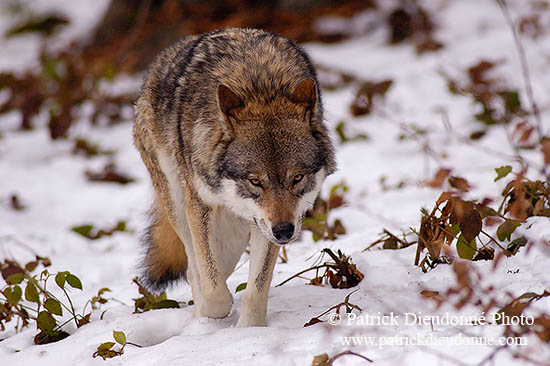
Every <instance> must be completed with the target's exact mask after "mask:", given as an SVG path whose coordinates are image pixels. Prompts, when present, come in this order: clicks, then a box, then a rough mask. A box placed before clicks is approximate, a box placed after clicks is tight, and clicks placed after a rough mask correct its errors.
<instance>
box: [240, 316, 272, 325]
mask: <svg viewBox="0 0 550 366" xmlns="http://www.w3.org/2000/svg"><path fill="white" fill-rule="evenodd" d="M266 326H267V321H266V320H265V314H264V315H263V316H261V315H259V314H252V315H251V314H241V316H240V317H239V321H238V322H237V328H246V327H266Z"/></svg>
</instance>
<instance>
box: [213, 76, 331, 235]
mask: <svg viewBox="0 0 550 366" xmlns="http://www.w3.org/2000/svg"><path fill="white" fill-rule="evenodd" d="M218 104H219V108H220V110H221V112H222V114H223V116H224V117H223V118H224V128H225V130H226V133H227V134H228V135H230V136H231V139H230V142H229V143H228V145H227V149H226V151H225V154H224V156H223V161H222V163H221V164H220V172H219V173H220V175H221V176H222V181H221V186H222V187H221V190H220V195H221V196H222V198H223V200H224V202H225V204H227V205H228V206H229V207H230V208H231V209H232V210H233V211H234V212H235V213H236V214H238V215H239V216H241V217H244V218H247V219H249V220H251V221H253V222H254V223H255V224H256V225H257V226H258V228H259V229H260V230H261V232H262V233H263V234H264V235H265V237H266V238H267V239H268V240H270V241H271V242H273V243H276V244H279V245H284V244H287V243H290V242H292V241H293V240H295V239H296V238H297V237H298V235H299V233H300V227H301V222H302V219H303V216H304V214H305V211H306V210H307V209H308V208H309V207H310V205H312V204H313V201H314V200H315V198H316V196H317V195H318V193H319V190H320V188H321V184H322V182H323V181H324V179H325V177H326V176H327V175H328V174H331V173H332V172H333V171H334V170H335V158H334V151H333V147H332V143H331V141H330V138H329V136H328V134H327V131H326V128H325V126H324V125H323V121H322V106H321V105H320V98H319V95H318V91H317V85H316V83H315V81H314V80H313V79H307V80H305V81H302V82H301V83H299V84H298V85H297V87H295V89H294V91H293V92H291V93H289V95H287V96H283V97H280V98H277V99H275V100H272V101H270V103H265V101H254V100H252V101H251V100H248V101H247V102H245V101H243V99H242V98H241V97H239V96H238V95H237V94H235V93H234V92H233V91H231V90H230V89H229V88H227V87H226V86H224V85H220V86H219V89H218Z"/></svg>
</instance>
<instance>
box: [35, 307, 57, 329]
mask: <svg viewBox="0 0 550 366" xmlns="http://www.w3.org/2000/svg"><path fill="white" fill-rule="evenodd" d="M36 325H37V327H38V329H40V330H41V331H43V332H44V333H51V332H52V331H53V329H54V328H55V326H56V325H57V322H56V321H55V319H54V317H53V316H52V314H50V313H48V312H47V311H44V310H43V311H41V312H40V313H38V317H37V318H36Z"/></svg>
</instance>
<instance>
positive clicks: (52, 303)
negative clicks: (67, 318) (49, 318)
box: [44, 297, 63, 316]
mask: <svg viewBox="0 0 550 366" xmlns="http://www.w3.org/2000/svg"><path fill="white" fill-rule="evenodd" d="M44 307H45V308H46V310H48V311H49V312H50V313H52V314H55V315H60V316H61V315H63V310H62V309H61V304H60V303H59V301H57V300H56V299H54V298H53V297H50V298H48V299H47V300H46V301H45V302H44Z"/></svg>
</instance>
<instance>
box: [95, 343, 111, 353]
mask: <svg viewBox="0 0 550 366" xmlns="http://www.w3.org/2000/svg"><path fill="white" fill-rule="evenodd" d="M114 345H115V342H105V343H101V344H100V345H99V346H98V347H97V350H98V351H107V350H110V349H111V348H112V347H113V346H114Z"/></svg>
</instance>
